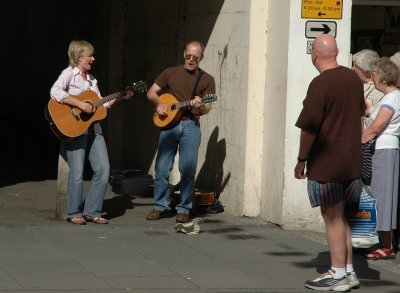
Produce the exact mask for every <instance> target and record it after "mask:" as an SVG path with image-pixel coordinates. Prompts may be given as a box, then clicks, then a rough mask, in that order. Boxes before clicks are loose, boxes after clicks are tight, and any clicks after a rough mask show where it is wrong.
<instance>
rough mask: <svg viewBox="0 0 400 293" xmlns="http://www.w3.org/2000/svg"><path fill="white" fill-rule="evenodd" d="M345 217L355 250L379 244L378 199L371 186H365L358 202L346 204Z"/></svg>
mask: <svg viewBox="0 0 400 293" xmlns="http://www.w3.org/2000/svg"><path fill="white" fill-rule="evenodd" d="M345 215H346V218H347V221H348V222H349V225H350V230H351V242H352V245H353V247H354V248H370V247H371V246H373V245H375V244H378V243H379V236H378V232H377V231H376V227H377V224H378V220H377V219H378V217H377V208H376V198H375V196H374V194H373V192H372V190H371V188H370V187H369V186H366V185H364V184H363V187H362V190H361V193H360V196H359V198H358V200H356V201H348V202H347V203H346V205H345Z"/></svg>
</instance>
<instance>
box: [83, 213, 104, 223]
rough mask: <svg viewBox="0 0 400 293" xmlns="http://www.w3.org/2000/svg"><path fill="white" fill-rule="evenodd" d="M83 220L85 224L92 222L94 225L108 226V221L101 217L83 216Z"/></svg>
mask: <svg viewBox="0 0 400 293" xmlns="http://www.w3.org/2000/svg"><path fill="white" fill-rule="evenodd" d="M83 218H84V219H85V220H86V221H87V222H92V223H95V224H108V220H107V219H105V218H102V217H93V216H89V215H84V216H83Z"/></svg>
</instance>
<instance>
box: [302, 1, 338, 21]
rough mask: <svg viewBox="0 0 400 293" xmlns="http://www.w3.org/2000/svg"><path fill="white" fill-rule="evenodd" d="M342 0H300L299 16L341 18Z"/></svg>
mask: <svg viewBox="0 0 400 293" xmlns="http://www.w3.org/2000/svg"><path fill="white" fill-rule="evenodd" d="M343 1H344V0H302V2H301V18H316V19H327V18H329V19H342V12H343Z"/></svg>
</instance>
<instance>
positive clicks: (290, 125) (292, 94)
mask: <svg viewBox="0 0 400 293" xmlns="http://www.w3.org/2000/svg"><path fill="white" fill-rule="evenodd" d="M290 2H291V4H290V23H289V44H290V45H289V54H288V75H287V102H286V125H285V128H286V130H285V132H286V141H285V155H284V160H285V169H284V173H285V178H284V190H283V208H282V225H283V226H284V227H286V228H294V229H313V230H315V229H322V228H323V225H322V218H321V216H320V211H319V209H318V208H316V209H311V208H310V205H309V200H308V196H307V190H306V180H296V179H294V175H293V174H294V171H293V170H294V166H295V164H296V158H297V155H298V148H299V139H300V130H299V129H298V128H296V127H295V126H294V125H295V123H296V120H297V117H298V115H299V113H300V111H301V109H302V101H303V100H304V98H305V96H306V92H307V88H308V85H309V83H310V82H311V80H312V79H313V78H314V77H315V76H317V75H318V74H319V73H318V71H317V70H316V69H315V68H314V67H313V65H312V63H311V57H310V54H306V47H307V39H306V37H305V23H306V21H307V20H310V19H302V18H301V10H300V8H301V0H295V1H290ZM350 20H351V1H343V16H342V19H339V20H334V21H335V22H336V23H337V36H336V40H337V43H338V47H339V50H340V51H339V56H338V62H339V64H341V65H344V66H349V65H351V58H350V53H349V52H350V30H351V21H350ZM328 21H333V20H328ZM327 168H329V166H327Z"/></svg>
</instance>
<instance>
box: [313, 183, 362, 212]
mask: <svg viewBox="0 0 400 293" xmlns="http://www.w3.org/2000/svg"><path fill="white" fill-rule="evenodd" d="M361 189H362V181H361V180H360V179H354V180H351V181H347V182H339V183H334V182H319V181H315V180H308V186H307V190H308V197H309V198H310V204H311V206H312V207H317V206H331V205H334V204H337V203H338V202H340V201H342V200H344V199H345V200H348V201H357V200H358V199H359V197H360V193H361Z"/></svg>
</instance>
